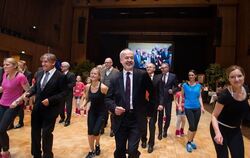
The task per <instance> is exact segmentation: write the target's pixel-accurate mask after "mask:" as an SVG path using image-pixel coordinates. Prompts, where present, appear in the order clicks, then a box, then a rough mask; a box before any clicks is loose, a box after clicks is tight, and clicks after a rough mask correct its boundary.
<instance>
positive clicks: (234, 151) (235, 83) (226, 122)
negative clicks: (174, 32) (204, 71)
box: [210, 65, 250, 158]
mask: <svg viewBox="0 0 250 158" xmlns="http://www.w3.org/2000/svg"><path fill="white" fill-rule="evenodd" d="M226 74H227V78H228V81H229V85H228V86H227V88H226V89H225V90H223V91H222V92H221V94H220V95H219V97H218V101H217V102H216V105H215V107H214V110H213V113H212V122H211V125H210V133H211V137H212V140H213V143H214V146H215V150H216V153H217V158H228V157H229V156H228V155H229V152H228V149H229V150H230V154H231V157H232V158H244V143H243V138H242V133H241V129H240V126H241V121H242V119H243V117H244V116H245V115H246V114H247V113H248V112H249V109H250V107H249V104H248V98H247V93H246V89H245V88H244V86H243V84H244V80H245V72H244V70H243V69H242V68H241V67H240V66H236V65H233V66H230V67H229V68H228V69H227V71H226Z"/></svg>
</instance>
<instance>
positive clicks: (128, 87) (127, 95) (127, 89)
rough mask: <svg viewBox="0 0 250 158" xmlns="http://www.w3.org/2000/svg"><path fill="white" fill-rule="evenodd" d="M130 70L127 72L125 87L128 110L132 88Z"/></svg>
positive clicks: (128, 108)
mask: <svg viewBox="0 0 250 158" xmlns="http://www.w3.org/2000/svg"><path fill="white" fill-rule="evenodd" d="M129 75H130V72H127V76H126V89H125V104H126V107H125V108H126V110H130V89H131V83H130V82H131V81H130V77H129Z"/></svg>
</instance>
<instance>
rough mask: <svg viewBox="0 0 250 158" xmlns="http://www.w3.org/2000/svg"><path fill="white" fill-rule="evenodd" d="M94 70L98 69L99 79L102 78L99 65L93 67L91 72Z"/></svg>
mask: <svg viewBox="0 0 250 158" xmlns="http://www.w3.org/2000/svg"><path fill="white" fill-rule="evenodd" d="M94 70H96V71H97V74H98V75H99V77H100V78H99V80H100V79H101V70H100V69H99V68H97V67H94V68H93V69H91V71H90V73H91V72H92V71H94Z"/></svg>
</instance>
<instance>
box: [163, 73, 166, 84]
mask: <svg viewBox="0 0 250 158" xmlns="http://www.w3.org/2000/svg"><path fill="white" fill-rule="evenodd" d="M162 82H163V83H164V84H165V83H166V74H163V77H162Z"/></svg>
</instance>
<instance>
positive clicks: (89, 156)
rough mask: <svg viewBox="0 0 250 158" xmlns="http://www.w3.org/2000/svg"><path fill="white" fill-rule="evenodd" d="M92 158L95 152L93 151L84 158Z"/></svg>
mask: <svg viewBox="0 0 250 158" xmlns="http://www.w3.org/2000/svg"><path fill="white" fill-rule="evenodd" d="M93 157H95V152H94V151H92V152H89V153H88V155H87V156H86V157H85V158H93Z"/></svg>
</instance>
